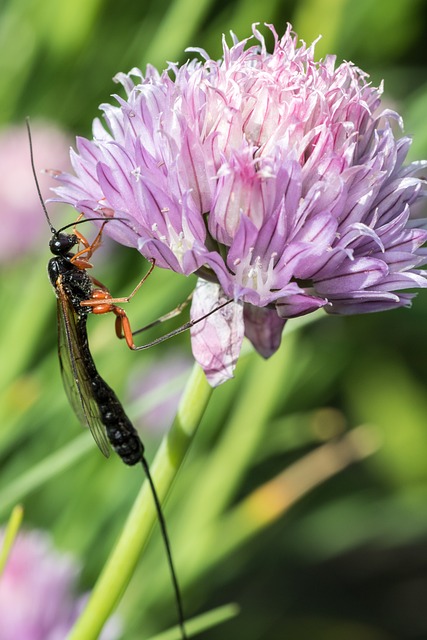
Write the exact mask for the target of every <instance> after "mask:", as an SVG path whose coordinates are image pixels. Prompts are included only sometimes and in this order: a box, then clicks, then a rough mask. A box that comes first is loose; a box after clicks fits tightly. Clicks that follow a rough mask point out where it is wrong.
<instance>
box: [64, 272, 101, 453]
mask: <svg viewBox="0 0 427 640" xmlns="http://www.w3.org/2000/svg"><path fill="white" fill-rule="evenodd" d="M56 289H57V298H58V356H59V363H60V367H61V375H62V380H63V383H64V388H65V392H66V394H67V397H68V400H69V402H70V404H71V406H72V407H73V409H74V412H75V414H76V416H77V418H78V419H79V421H80V422H81V424H83V425H84V426H86V427H89V429H90V431H91V433H92V436H93V438H94V440H95V442H96V444H97V445H98V447H99V448H100V449H101V451H102V453H103V454H104V456H106V457H107V458H108V456H109V455H110V446H109V443H108V439H107V434H106V432H105V427H104V425H103V423H102V420H101V413H100V411H99V408H98V404H97V402H96V400H95V398H94V395H93V391H92V386H91V378H93V375H92V376H91V374H90V372H89V368H88V365H89V367H90V366H91V365H92V361H91V362H89V363H88V362H87V359H88V358H91V356H90V353H89V352H87V353H84V352H83V349H82V340H85V342H86V344H87V338H86V328H85V327H83V328H82V325H81V323H80V326H79V327H78V322H79V318H78V316H77V313H76V312H75V310H74V307H73V305H72V304H71V301H70V300H69V298H68V296H67V294H66V292H65V291H64V289H63V288H62V286H61V285H60V284H58V285H57V287H56ZM82 330H83V331H84V334H83V335H82Z"/></svg>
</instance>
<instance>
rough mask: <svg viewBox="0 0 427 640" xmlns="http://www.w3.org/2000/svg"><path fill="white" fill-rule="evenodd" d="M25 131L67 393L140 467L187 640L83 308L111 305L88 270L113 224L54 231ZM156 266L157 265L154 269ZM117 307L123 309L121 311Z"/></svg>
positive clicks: (93, 427) (119, 410) (136, 450)
mask: <svg viewBox="0 0 427 640" xmlns="http://www.w3.org/2000/svg"><path fill="white" fill-rule="evenodd" d="M27 129H28V136H29V144H30V157H31V167H32V170H33V175H34V179H35V182H36V188H37V193H38V195H39V198H40V201H41V204H42V208H43V211H44V214H45V216H46V219H47V222H48V224H49V227H50V229H51V232H52V237H51V239H50V242H49V247H50V250H51V252H52V254H53V257H52V258H51V259H50V260H49V263H48V267H47V270H48V276H49V279H50V282H51V284H52V287H53V289H54V291H55V294H56V297H57V313H58V355H59V362H60V368H61V374H62V379H63V382H64V387H65V391H66V393H67V396H68V399H69V401H70V404H71V406H72V407H73V409H74V412H75V413H76V415H77V417H78V419H79V421H80V422H81V423H82V424H83V425H84V426H87V427H89V429H90V431H91V433H92V435H93V437H94V440H95V442H96V444H97V445H98V447H99V448H100V450H101V451H102V453H103V454H104V455H105V456H106V457H108V456H109V455H110V445H111V447H112V448H113V449H114V451H116V453H117V454H118V455H119V456H120V458H121V459H122V460H123V462H124V463H125V464H127V465H135V464H138V463H141V465H142V467H143V469H144V472H145V474H146V477H147V480H148V482H149V485H150V488H151V492H152V495H153V499H154V502H155V507H156V511H157V516H158V519H159V523H160V528H161V533H162V536H163V541H164V545H165V548H166V555H167V560H168V564H169V569H170V573H171V578H172V583H173V587H174V591H175V599H176V604H177V609H178V620H179V626H180V629H181V636H182V639H183V640H187V635H186V632H185V627H184V613H183V605H182V597H181V592H180V588H179V584H178V579H177V576H176V571H175V567H174V563H173V559H172V552H171V546H170V541H169V536H168V532H167V528H166V522H165V519H164V516H163V511H162V508H161V504H160V500H159V498H158V495H157V491H156V488H155V485H154V482H153V479H152V477H151V473H150V469H149V466H148V463H147V460H146V458H145V454H144V445H143V444H142V442H141V440H140V438H139V436H138V433H137V431H136V429H135V428H134V426H133V424H132V423H131V421H130V420H129V418H128V416H127V415H126V413H125V411H124V409H123V407H122V405H121V403H120V401H119V399H118V398H117V396H116V394H115V392H114V391H113V389H111V387H110V386H109V385H108V384H107V383H106V382H105V380H104V379H103V378H102V377H101V376H100V374H99V373H98V371H97V369H96V366H95V363H94V360H93V358H92V355H91V352H90V349H89V342H88V335H87V330H86V324H87V318H88V315H89V313H91V312H95V313H96V312H97V311H98V312H99V309H97V308H96V306H93V305H91V304H89V305H83V304H82V303H84V302H86V301H92V303H93V302H94V301H96V299H97V298H96V296H100V298H102V297H104V300H105V297H106V296H107V297H108V299H109V301H111V300H114V299H112V298H111V296H110V294H109V292H108V290H107V289H106V287H104V286H103V285H102V284H101V283H100V282H98V281H97V280H95V279H94V278H92V277H91V276H89V274H88V273H87V269H88V268H90V267H91V266H92V265H91V264H90V262H89V260H90V258H91V256H92V254H93V252H94V251H95V250H96V249H97V248H98V247H99V245H100V243H101V235H102V229H103V226H104V225H105V224H107V222H108V221H109V219H105V218H103V219H101V220H103V225H102V226H101V228H100V230H99V232H98V235H97V236H96V238H95V240H94V241H93V242H92V243H91V244H90V243H89V242H88V241H87V240H86V239H85V237H84V236H83V235H82V234H81V233H79V232H78V231H77V230H76V229H75V226H76V225H77V224H79V221H77V222H76V223H73V224H69V225H66V226H65V227H62V228H61V229H59V230H56V229H55V227H54V226H53V225H52V223H51V220H50V218H49V214H48V212H47V209H46V206H45V204H44V201H43V197H42V195H41V191H40V186H39V183H38V180H37V175H36V171H35V165H34V155H33V146H32V139H31V130H30V126H29V122H28V120H27ZM81 222H86V221H81ZM70 227H74V230H73V233H67V232H66V230H67V229H69V228H70ZM80 244H81V245H82V246H83V249H81V250H80V251H76V252H75V253H73V249H75V248H76V247H78V246H79V245H80ZM153 266H154V264H153V265H152V268H153ZM151 270H152V269H151ZM151 270H150V271H149V272H148V274H149V273H150V272H151ZM148 274H147V276H148ZM147 276H146V277H147ZM146 277H145V278H143V279H142V280H141V282H140V284H139V285H138V287H136V289H135V291H134V292H133V293H135V292H136V290H137V289H139V287H140V286H141V284H142V283H143V282H144V280H145V279H146ZM132 295H133V294H132ZM110 304H112V303H110ZM115 308H116V309H119V307H115ZM109 310H111V309H109ZM104 312H105V311H101V313H104ZM116 313H117V314H118V315H117V318H118V319H119V318H120V317H123V315H122V314H121V313H120V311H117V312H116ZM123 313H124V312H123Z"/></svg>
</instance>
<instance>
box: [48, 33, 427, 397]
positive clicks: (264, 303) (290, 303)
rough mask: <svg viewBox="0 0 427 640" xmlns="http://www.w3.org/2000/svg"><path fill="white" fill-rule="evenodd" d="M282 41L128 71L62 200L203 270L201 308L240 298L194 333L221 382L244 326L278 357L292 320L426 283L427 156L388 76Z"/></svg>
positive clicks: (171, 259) (132, 241)
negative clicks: (425, 213)
mask: <svg viewBox="0 0 427 640" xmlns="http://www.w3.org/2000/svg"><path fill="white" fill-rule="evenodd" d="M270 30H271V32H272V34H273V36H274V50H273V52H272V53H268V52H267V49H266V45H265V42H264V39H263V36H262V35H261V33H260V32H259V31H258V29H257V28H256V26H254V27H253V38H254V39H255V40H256V41H257V43H256V44H254V45H252V44H251V42H250V40H251V39H246V40H243V41H239V40H238V39H237V38H236V37H235V36H234V35H233V36H232V37H233V44H232V46H231V47H228V45H227V44H226V42H225V40H224V42H223V58H222V59H221V60H219V61H215V60H211V59H210V58H209V56H208V54H207V53H206V52H205V51H203V50H200V49H197V50H195V51H197V53H198V54H199V56H200V58H201V60H200V59H199V60H198V59H193V60H190V61H188V62H187V63H186V64H184V65H182V66H177V65H175V64H170V65H169V68H168V69H167V70H165V71H164V72H163V73H161V74H159V73H158V72H157V71H156V70H155V69H153V68H152V67H148V68H147V71H146V74H145V75H144V74H143V73H142V72H141V71H140V70H138V69H133V70H132V71H131V72H130V73H129V74H127V75H125V74H118V75H117V76H116V80H117V81H118V82H120V83H121V84H122V85H123V87H124V89H125V92H126V95H127V97H126V99H123V98H121V97H119V96H115V99H116V101H117V104H116V105H114V106H113V105H110V104H104V105H102V106H101V108H102V110H103V111H104V116H105V120H106V123H107V130H106V129H105V128H104V127H103V126H102V125H101V123H100V121H99V120H95V122H94V127H93V140H92V141H88V140H86V139H82V138H79V139H78V140H77V151H78V152H77V153H75V152H72V156H71V157H72V164H73V168H74V172H75V175H69V174H65V173H63V174H60V175H59V176H58V179H59V180H60V182H61V187H59V188H58V189H57V193H58V196H59V199H60V200H61V201H63V202H67V203H70V204H72V205H73V206H74V207H76V209H78V211H81V212H83V213H84V214H85V215H86V216H87V217H94V216H99V215H100V214H101V213H102V212H104V214H105V215H108V216H112V215H114V216H116V217H121V218H126V220H127V221H128V223H127V224H126V225H125V224H120V223H119V222H117V223H114V222H113V223H111V224H109V225H107V226H106V233H109V234H110V235H111V236H112V237H113V238H114V239H116V240H117V241H118V242H122V243H123V244H126V245H128V246H132V247H136V248H137V249H138V250H139V251H140V252H141V253H142V254H143V255H144V256H145V257H147V258H149V259H153V258H154V259H155V260H156V265H157V266H160V267H164V268H168V269H172V270H174V271H177V272H179V273H182V274H185V275H189V274H191V273H196V274H198V275H199V276H200V277H201V278H202V280H201V281H200V284H199V286H198V287H197V288H196V291H195V294H194V299H193V306H192V317H193V318H196V317H200V315H203V314H205V313H207V312H208V311H209V310H211V309H213V308H215V307H216V306H217V305H218V304H219V302H221V301H223V300H227V299H229V300H232V301H233V302H232V303H231V304H230V305H228V306H226V307H224V308H223V309H222V310H221V311H219V312H218V313H214V314H213V315H211V316H210V317H209V318H207V319H206V320H205V321H203V322H202V323H200V324H198V325H196V326H195V327H193V329H192V346H193V353H194V355H195V357H196V359H197V360H198V361H199V362H200V364H201V365H202V366H203V368H204V369H205V372H206V374H207V376H208V379H209V380H210V382H211V384H213V385H216V384H219V383H221V382H223V381H224V380H225V379H227V378H228V377H230V376H231V375H232V371H233V368H234V365H235V362H236V360H237V358H238V355H239V351H240V347H241V342H242V340H243V336H244V335H246V336H247V337H248V338H249V339H250V340H251V342H252V343H253V345H254V346H255V348H256V349H257V350H258V351H259V352H260V353H261V354H262V355H263V356H265V357H268V356H270V355H271V354H272V353H274V351H275V350H276V349H277V348H278V346H279V344H280V338H281V333H282V329H283V326H284V323H285V321H286V320H287V319H288V318H293V317H296V316H300V315H303V314H307V313H310V312H312V311H314V310H316V309H318V308H320V307H324V309H325V311H327V312H329V313H337V314H353V313H364V312H370V311H380V310H386V309H391V308H395V307H400V306H408V305H409V304H410V300H411V298H412V296H413V294H411V293H402V291H405V290H407V289H412V288H416V287H425V286H426V282H427V280H426V277H425V274H424V272H422V271H420V270H419V269H418V267H420V266H421V265H422V264H424V263H425V262H426V261H427V260H426V258H425V250H424V249H422V248H421V247H422V245H423V243H424V242H425V240H426V238H427V232H426V231H425V226H426V224H425V220H422V221H420V220H415V219H413V217H411V207H412V205H413V204H414V203H415V202H416V201H417V200H419V199H420V198H421V197H423V196H425V187H424V182H423V180H422V179H421V178H420V177H418V175H419V172H420V170H422V169H424V168H425V167H426V166H427V163H426V162H419V163H412V164H409V165H407V166H403V163H404V161H405V157H406V155H407V153H408V149H409V146H410V139H409V138H407V137H401V138H400V139H399V138H396V137H395V135H394V133H393V128H392V127H393V122H396V123H397V126H399V125H401V121H400V118H399V116H398V115H397V114H396V113H394V112H392V111H390V110H381V100H380V97H381V93H382V89H381V88H375V87H372V86H371V85H370V84H369V82H368V79H367V75H366V74H365V73H364V72H362V71H361V70H360V69H358V68H357V67H355V66H354V65H353V64H351V63H349V62H345V63H342V64H340V65H338V66H337V65H336V61H335V57H334V56H327V57H326V58H325V59H324V60H323V61H320V62H316V61H315V60H314V45H311V46H310V47H307V46H306V45H305V44H304V43H298V41H297V38H296V36H295V35H294V34H293V33H292V31H291V28H290V27H288V29H287V31H286V33H285V34H284V36H283V37H282V38H279V37H278V36H277V34H276V32H275V30H274V28H273V27H271V26H270Z"/></svg>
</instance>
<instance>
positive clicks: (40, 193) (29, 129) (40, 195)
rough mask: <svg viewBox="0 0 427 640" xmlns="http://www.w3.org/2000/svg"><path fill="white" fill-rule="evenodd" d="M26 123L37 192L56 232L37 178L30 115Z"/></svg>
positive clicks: (48, 220) (54, 230)
mask: <svg viewBox="0 0 427 640" xmlns="http://www.w3.org/2000/svg"><path fill="white" fill-rule="evenodd" d="M25 124H26V125H27V131H28V141H29V143H30V159H31V169H32V171H33V176H34V181H35V183H36V189H37V193H38V196H39V200H40V202H41V205H42V209H43V211H44V215H45V216H46V220H47V222H48V225H49V227H50V230H51V231H52V233H56V229H55V227H54V226H53V224H52V222H51V221H50V218H49V214H48V212H47V209H46V205H45V203H44V200H43V196H42V192H41V190H40V185H39V181H38V178H37V173H36V168H35V166H34V152H33V139H32V137H31V128H30V118H29V117H28V116H27V118H25Z"/></svg>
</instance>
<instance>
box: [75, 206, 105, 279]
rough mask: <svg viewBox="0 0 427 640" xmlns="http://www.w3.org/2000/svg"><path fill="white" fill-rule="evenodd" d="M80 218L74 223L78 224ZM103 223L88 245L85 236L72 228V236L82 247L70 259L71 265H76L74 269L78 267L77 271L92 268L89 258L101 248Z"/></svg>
mask: <svg viewBox="0 0 427 640" xmlns="http://www.w3.org/2000/svg"><path fill="white" fill-rule="evenodd" d="M81 217H82V216H81V215H80V216H79V217H78V218H77V220H76V222H78V221H79V220H80V218H81ZM105 224H106V223H105V222H104V224H102V225H101V228H100V229H99V231H98V233H97V235H96V237H95V239H94V241H93V242H92V243H90V242H89V241H88V240H87V239H86V238H85V236H84V235H83V234H82V233H80V231H77V229H76V228H74V235H75V236H76V237H77V238H78V241H79V243H80V244H81V245H83V249H81V250H80V251H78V252H77V253H76V254H75V255H74V256H73V257H72V258H71V262H72V263H73V264H75V265H76V267H78V268H79V269H90V268H91V267H92V265H91V263H90V262H89V260H90V258H91V257H92V255H93V253H94V252H95V251H96V250H97V249H98V248H99V247H100V246H101V242H102V232H103V229H104V226H105Z"/></svg>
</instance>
